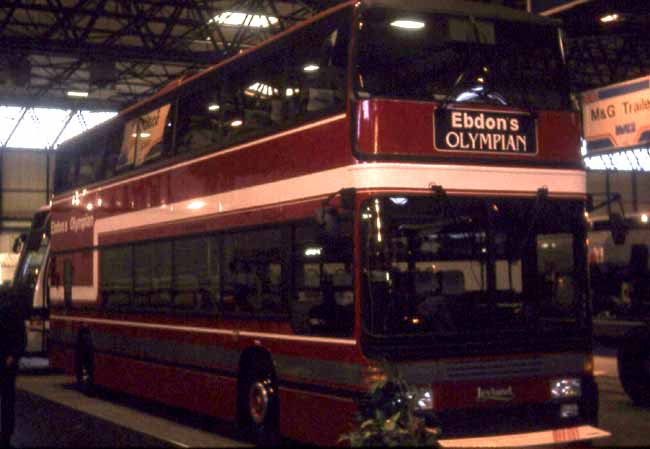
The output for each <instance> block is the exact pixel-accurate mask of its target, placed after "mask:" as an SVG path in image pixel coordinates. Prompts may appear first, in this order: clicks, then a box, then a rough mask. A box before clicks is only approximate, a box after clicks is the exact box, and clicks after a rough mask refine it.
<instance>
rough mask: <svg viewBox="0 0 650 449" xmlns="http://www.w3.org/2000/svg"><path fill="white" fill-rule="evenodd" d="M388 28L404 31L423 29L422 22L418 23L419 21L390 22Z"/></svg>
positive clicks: (400, 20) (402, 20) (401, 20)
mask: <svg viewBox="0 0 650 449" xmlns="http://www.w3.org/2000/svg"><path fill="white" fill-rule="evenodd" d="M390 26H392V27H395V28H403V29H405V30H421V29H422V28H424V22H420V21H419V20H409V19H399V20H395V21H393V22H391V23H390Z"/></svg>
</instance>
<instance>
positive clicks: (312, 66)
mask: <svg viewBox="0 0 650 449" xmlns="http://www.w3.org/2000/svg"><path fill="white" fill-rule="evenodd" d="M318 69H320V67H319V66H318V65H316V64H307V65H306V66H304V67H303V68H302V70H303V72H316V71H318Z"/></svg>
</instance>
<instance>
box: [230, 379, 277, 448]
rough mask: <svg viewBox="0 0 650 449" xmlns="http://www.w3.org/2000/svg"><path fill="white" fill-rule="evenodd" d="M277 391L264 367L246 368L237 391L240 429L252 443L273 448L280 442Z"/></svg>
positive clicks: (273, 381) (273, 380)
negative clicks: (272, 446)
mask: <svg viewBox="0 0 650 449" xmlns="http://www.w3.org/2000/svg"><path fill="white" fill-rule="evenodd" d="M277 395H278V392H277V387H276V384H275V379H274V376H273V371H272V369H270V368H265V367H264V366H252V367H250V368H248V369H247V371H246V373H245V374H244V377H243V379H242V382H241V386H240V390H239V409H240V426H241V429H242V431H243V433H245V436H246V437H250V438H252V439H253V441H254V442H255V443H258V444H262V445H264V446H267V445H276V444H278V443H279V440H280V429H279V407H278V397H277Z"/></svg>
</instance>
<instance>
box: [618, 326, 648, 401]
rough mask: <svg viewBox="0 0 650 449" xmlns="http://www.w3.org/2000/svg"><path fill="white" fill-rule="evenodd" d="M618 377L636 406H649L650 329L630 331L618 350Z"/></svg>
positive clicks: (643, 328) (643, 327) (640, 328)
mask: <svg viewBox="0 0 650 449" xmlns="http://www.w3.org/2000/svg"><path fill="white" fill-rule="evenodd" d="M618 376H619V379H620V380H621V385H622V386H623V390H625V393H627V395H628V396H629V397H630V398H631V399H632V401H633V402H634V403H635V404H637V405H642V406H646V407H647V406H650V328H648V327H647V326H642V327H636V328H634V329H631V330H630V331H628V332H627V333H626V334H625V337H623V341H622V343H621V344H620V346H619V349H618Z"/></svg>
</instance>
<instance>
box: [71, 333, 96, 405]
mask: <svg viewBox="0 0 650 449" xmlns="http://www.w3.org/2000/svg"><path fill="white" fill-rule="evenodd" d="M94 374H95V351H94V349H93V345H92V340H91V337H90V332H89V331H85V332H84V331H81V332H80V333H79V337H78V339H77V349H76V351H75V379H76V381H77V387H78V388H79V389H80V390H81V391H82V392H83V393H84V394H86V395H88V396H92V395H93V394H94V392H95V381H94Z"/></svg>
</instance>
